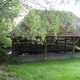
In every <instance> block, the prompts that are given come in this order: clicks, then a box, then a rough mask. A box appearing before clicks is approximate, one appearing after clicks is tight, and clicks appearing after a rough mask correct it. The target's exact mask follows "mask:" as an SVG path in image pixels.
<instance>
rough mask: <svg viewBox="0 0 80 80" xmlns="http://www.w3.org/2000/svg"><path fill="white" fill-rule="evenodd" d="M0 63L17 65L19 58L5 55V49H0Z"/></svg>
mask: <svg viewBox="0 0 80 80" xmlns="http://www.w3.org/2000/svg"><path fill="white" fill-rule="evenodd" d="M0 62H2V63H19V62H20V58H18V57H15V56H12V55H11V54H7V53H6V50H5V49H2V48H0Z"/></svg>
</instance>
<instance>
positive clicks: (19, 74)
mask: <svg viewBox="0 0 80 80" xmlns="http://www.w3.org/2000/svg"><path fill="white" fill-rule="evenodd" d="M2 68H4V69H5V70H6V71H7V72H8V73H9V74H11V75H14V76H15V77H16V78H19V79H15V80H80V58H70V59H65V60H45V61H40V62H27V63H21V64H19V65H8V66H3V67H2Z"/></svg>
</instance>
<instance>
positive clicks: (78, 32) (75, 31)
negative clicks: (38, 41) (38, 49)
mask: <svg viewBox="0 0 80 80" xmlns="http://www.w3.org/2000/svg"><path fill="white" fill-rule="evenodd" d="M42 12H43V11H42ZM59 12H61V11H56V14H57V13H59ZM67 13H69V15H70V16H71V17H75V19H74V22H73V21H71V20H72V19H71V20H70V21H69V22H67V24H66V26H61V24H60V28H59V32H58V33H56V34H57V36H80V27H79V23H80V18H78V17H77V16H76V15H74V14H73V13H71V12H67ZM43 14H44V13H43ZM44 15H45V14H44ZM43 18H44V17H43ZM43 18H42V19H43ZM60 18H61V19H62V17H60ZM66 18H67V15H66ZM62 22H63V23H64V24H65V22H66V20H63V21H62ZM70 22H71V23H73V24H74V25H76V26H75V27H74V28H73V26H74V25H72V24H71V23H70ZM59 23H60V22H59ZM25 24H26V25H25ZM36 24H37V23H36ZM70 25H72V26H70ZM30 27H31V25H30V23H29V24H28V23H27V22H25V20H22V21H21V22H20V23H19V24H18V25H17V26H16V27H15V28H14V29H13V30H12V31H11V33H9V34H8V36H9V37H25V35H26V36H28V35H30V36H32V35H35V36H37V34H33V33H32V34H31V30H30ZM42 29H43V28H42ZM34 33H35V31H34ZM41 33H42V32H41ZM45 34H47V36H55V33H54V31H51V30H50V31H47V33H46V32H45ZM38 35H39V33H38Z"/></svg>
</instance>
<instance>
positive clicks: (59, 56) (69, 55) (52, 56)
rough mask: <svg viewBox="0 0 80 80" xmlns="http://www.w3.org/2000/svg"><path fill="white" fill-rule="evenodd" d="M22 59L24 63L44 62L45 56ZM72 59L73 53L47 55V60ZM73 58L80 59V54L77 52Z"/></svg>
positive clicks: (24, 57) (31, 56)
mask: <svg viewBox="0 0 80 80" xmlns="http://www.w3.org/2000/svg"><path fill="white" fill-rule="evenodd" d="M20 57H21V58H22V61H23V62H26V61H41V60H44V55H43V54H39V55H26V56H20ZM71 57H72V52H66V53H57V54H56V53H48V54H47V59H48V60H51V59H57V60H58V59H67V58H71ZM73 57H80V52H76V53H75V54H74V55H73Z"/></svg>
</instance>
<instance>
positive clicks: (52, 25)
mask: <svg viewBox="0 0 80 80" xmlns="http://www.w3.org/2000/svg"><path fill="white" fill-rule="evenodd" d="M75 21H76V16H75V15H73V14H72V13H70V12H65V11H55V10H34V9H32V10H31V11H30V12H29V13H28V15H26V16H25V18H24V20H23V21H22V22H21V23H20V24H19V25H18V26H17V27H16V28H15V29H14V30H13V31H12V33H11V35H12V37H25V38H27V39H29V40H34V41H37V42H38V43H42V42H44V41H45V37H46V35H47V33H48V32H53V33H54V36H57V33H58V32H59V29H60V28H61V27H66V26H69V28H68V29H69V30H70V29H76V24H75Z"/></svg>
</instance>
